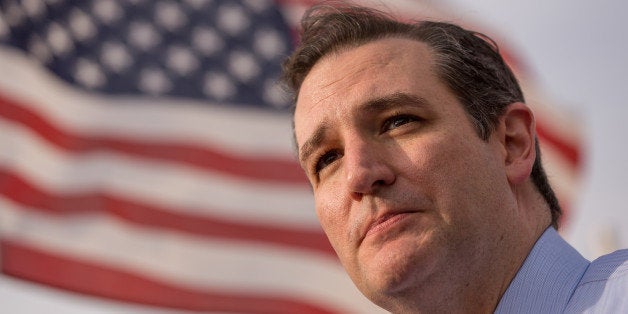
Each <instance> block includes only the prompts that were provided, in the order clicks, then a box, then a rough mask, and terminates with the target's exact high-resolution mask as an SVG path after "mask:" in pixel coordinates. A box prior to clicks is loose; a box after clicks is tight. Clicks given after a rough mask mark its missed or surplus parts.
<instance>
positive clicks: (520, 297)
mask: <svg viewBox="0 0 628 314" xmlns="http://www.w3.org/2000/svg"><path fill="white" fill-rule="evenodd" d="M495 313H628V250H619V251H616V252H614V253H611V254H608V255H604V256H602V257H600V258H598V259H596V260H595V261H593V262H591V263H590V262H589V261H587V260H586V259H585V258H584V257H582V255H580V253H578V252H577V251H576V250H575V249H574V248H573V247H571V245H569V244H568V243H567V242H565V240H563V239H562V238H561V237H560V236H559V235H558V233H557V232H556V230H554V228H551V227H550V228H548V229H547V230H546V231H545V232H544V233H543V235H542V236H541V237H540V238H539V240H538V241H537V242H536V244H535V245H534V247H533V248H532V251H531V252H530V254H529V255H528V257H527V258H526V260H525V262H524V263H523V266H521V269H519V272H518V273H517V275H516V276H515V278H514V279H513V280H512V282H511V283H510V286H509V287H508V289H507V290H506V292H505V293H504V295H503V296H502V299H501V300H500V302H499V304H498V305H497V309H496V310H495Z"/></svg>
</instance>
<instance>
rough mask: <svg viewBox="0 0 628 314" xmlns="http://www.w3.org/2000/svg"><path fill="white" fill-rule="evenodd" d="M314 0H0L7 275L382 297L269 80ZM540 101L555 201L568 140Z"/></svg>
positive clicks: (193, 305)
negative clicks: (368, 289) (314, 189)
mask: <svg viewBox="0 0 628 314" xmlns="http://www.w3.org/2000/svg"><path fill="white" fill-rule="evenodd" d="M310 4H311V3H310V1H296V0H294V1H290V0H283V1H278V2H273V1H263V0H250V1H229V0H213V1H212V0H186V1H166V0H160V1H148V0H134V1H115V0H88V1H67V0H45V1H43V0H23V1H17V0H16V1H12V0H2V1H0V263H1V269H2V273H3V274H4V275H9V276H13V277H18V278H22V279H26V280H30V281H34V282H39V283H42V284H46V285H50V286H54V287H58V288H61V289H66V290H70V291H74V292H80V293H85V294H89V295H94V296H99V297H104V298H111V299H115V300H120V301H127V302H134V303H140V304H147V305H152V306H158V307H162V308H170V309H177V310H192V311H222V312H246V313H353V312H358V313H376V312H379V311H381V310H379V309H377V308H376V307H375V306H373V305H371V304H370V302H368V301H367V300H366V299H365V298H364V297H363V296H362V295H361V294H360V293H359V292H358V291H357V290H356V289H355V288H354V287H353V284H352V283H351V282H350V280H349V279H348V277H347V275H346V274H345V272H344V271H343V269H342V268H341V266H340V265H339V263H338V261H337V258H336V257H335V255H334V253H333V250H332V249H331V247H330V246H329V244H328V242H327V240H326V238H325V236H324V234H323V233H322V231H321V229H320V227H319V225H318V222H317V220H316V216H315V213H314V210H313V201H312V196H311V192H310V188H309V186H308V184H307V182H306V180H305V178H304V176H303V174H302V173H301V170H300V168H299V166H298V164H297V163H296V161H295V159H294V156H293V148H292V144H291V143H292V135H291V134H292V131H291V123H290V119H291V118H290V113H289V110H288V107H289V105H290V99H289V97H288V96H287V95H286V94H285V92H284V91H283V90H282V89H281V87H280V86H279V85H278V84H277V79H278V77H279V75H280V63H281V61H282V60H283V59H284V58H285V57H286V56H287V55H288V54H289V53H290V50H291V48H292V46H293V43H294V42H295V41H296V40H297V39H296V38H295V34H296V27H297V26H296V24H297V21H298V19H299V18H300V15H301V14H302V13H303V11H304V9H305V8H306V7H307V6H308V5H310ZM395 5H397V6H396V7H397V8H399V10H400V11H403V12H404V14H405V16H406V17H408V18H418V17H422V16H428V17H431V18H442V17H443V16H445V14H443V13H442V12H440V11H438V10H437V9H436V8H434V7H433V5H426V4H424V3H423V2H421V1H416V2H408V1H397V2H395ZM415 13H416V14H415ZM523 83H524V87H525V88H526V89H528V90H527V91H526V92H527V93H528V98H530V96H529V95H530V92H529V90H532V95H533V96H532V98H533V99H534V97H535V96H534V95H538V93H536V92H535V89H534V87H530V85H531V84H530V83H529V80H527V79H524V80H523ZM526 86H527V87H526ZM539 99H542V97H541V98H539ZM537 107H538V110H540V111H541V114H540V115H541V117H543V116H545V117H551V118H552V121H551V123H544V122H543V119H542V118H540V122H539V125H540V127H539V132H540V136H541V137H542V143H543V145H544V149H545V151H546V157H547V159H548V161H549V163H550V164H551V163H553V164H555V165H556V166H552V168H551V169H550V174H554V175H553V177H556V178H566V179H564V180H561V182H558V186H559V196H561V199H562V200H563V201H564V200H565V199H568V196H569V194H570V193H573V188H571V186H572V185H573V184H572V182H574V181H576V180H575V176H576V173H577V171H576V169H577V165H578V154H579V151H578V148H577V144H574V143H577V138H574V137H573V136H572V135H570V134H571V133H570V132H569V131H564V130H568V129H570V127H569V123H570V122H569V121H566V122H564V123H563V122H560V121H558V120H557V119H559V118H558V117H556V116H555V115H553V114H552V113H548V112H547V110H551V108H550V107H547V106H542V105H537ZM546 121H547V120H546ZM563 124H564V125H563ZM563 126H564V127H563ZM552 171H554V172H552ZM562 181H564V182H562Z"/></svg>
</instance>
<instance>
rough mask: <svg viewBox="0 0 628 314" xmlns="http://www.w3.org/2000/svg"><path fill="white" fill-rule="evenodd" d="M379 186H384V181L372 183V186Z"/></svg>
mask: <svg viewBox="0 0 628 314" xmlns="http://www.w3.org/2000/svg"><path fill="white" fill-rule="evenodd" d="M379 185H386V181H384V180H377V181H375V182H373V186H379Z"/></svg>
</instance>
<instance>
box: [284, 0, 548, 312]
mask: <svg viewBox="0 0 628 314" xmlns="http://www.w3.org/2000/svg"><path fill="white" fill-rule="evenodd" d="M303 26H304V32H305V33H304V36H303V39H302V40H303V41H302V44H301V45H300V47H299V48H298V49H297V51H296V52H295V54H293V56H292V57H291V58H290V59H289V60H288V61H287V63H286V67H285V68H286V77H287V80H288V82H289V84H290V85H291V86H292V88H293V89H294V90H295V92H296V95H297V97H296V108H295V115H294V124H295V139H296V142H297V146H298V153H299V160H300V163H301V165H302V166H303V168H304V169H305V171H306V174H307V176H308V178H309V180H310V182H311V184H312V187H313V190H314V196H315V201H316V210H317V214H318V217H319V219H320V221H321V225H322V226H323V229H324V230H325V232H326V234H327V236H328V237H329V239H330V242H331V243H332V245H333V247H334V249H335V250H336V252H337V253H338V256H339V257H340V260H341V262H342V263H343V265H344V266H345V268H346V269H347V272H348V273H349V275H350V276H351V278H352V279H353V281H354V282H355V283H356V285H357V286H358V288H359V289H360V290H361V291H362V292H363V293H364V294H365V295H366V296H367V297H369V298H370V299H371V300H373V301H374V302H375V303H377V304H379V305H381V306H382V307H385V308H387V309H389V310H392V311H410V310H430V309H431V310H435V309H444V308H446V304H445V303H446V302H450V303H452V304H453V303H456V304H457V305H458V306H475V310H492V309H493V308H494V306H495V305H496V302H497V300H498V299H499V297H500V296H501V293H503V292H504V290H505V287H507V286H508V283H509V281H510V280H511V279H512V276H514V274H515V273H516V270H517V269H518V267H519V266H520V265H521V263H522V262H523V259H524V258H525V256H526V255H527V252H528V251H529V250H530V248H531V246H532V245H533V242H534V241H535V240H536V238H537V237H538V236H539V235H540V233H541V232H542V230H543V229H545V227H547V226H548V225H549V224H550V220H551V219H550V216H551V215H550V211H549V207H550V206H548V204H547V203H550V205H552V203H551V201H548V202H546V201H545V200H547V199H548V198H549V199H550V200H551V199H552V198H553V194H552V195H550V196H549V197H548V196H542V194H540V193H539V191H538V190H541V191H543V189H544V187H543V185H542V186H541V187H539V184H538V183H537V182H536V181H538V180H536V179H530V174H531V173H532V172H534V171H537V172H539V171H540V175H541V176H542V177H543V178H544V175H543V174H542V169H541V168H540V161H538V158H537V149H536V147H535V146H536V144H535V143H536V139H535V132H534V117H533V115H532V112H531V111H530V109H529V108H528V107H527V106H525V104H523V96H522V94H521V91H520V89H519V87H518V85H517V82H516V80H515V79H514V76H513V75H512V73H511V72H510V70H509V69H508V68H507V67H506V66H505V65H504V63H503V61H502V60H501V58H500V57H499V54H498V53H497V52H496V48H494V45H492V44H489V43H487V42H486V41H485V40H484V39H482V38H481V37H478V36H477V34H475V33H471V32H468V31H465V30H463V29H461V28H459V27H456V26H453V25H449V24H442V23H432V22H423V23H418V24H416V25H407V24H401V23H397V22H394V21H393V20H392V19H389V18H388V17H386V16H385V15H380V13H373V12H370V11H368V10H365V9H361V8H324V7H323V8H322V9H318V10H315V11H311V12H310V15H309V16H307V17H306V18H305V20H304V23H303ZM544 182H545V181H544ZM544 186H545V188H546V189H549V185H547V184H545V185H544ZM549 191H550V192H551V190H549ZM554 201H555V199H554ZM554 205H556V204H554ZM555 207H556V210H558V207H557V205H556V206H555ZM483 276H484V277H483ZM479 294H482V295H483V296H482V298H476V297H477V296H478V295H479ZM470 300H473V302H471V301H470ZM469 310H471V311H473V309H472V308H469Z"/></svg>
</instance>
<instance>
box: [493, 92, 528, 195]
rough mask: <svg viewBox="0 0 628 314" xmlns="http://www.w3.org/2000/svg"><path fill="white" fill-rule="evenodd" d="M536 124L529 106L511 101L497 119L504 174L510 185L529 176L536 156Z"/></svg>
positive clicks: (518, 182) (520, 181)
mask: <svg viewBox="0 0 628 314" xmlns="http://www.w3.org/2000/svg"><path fill="white" fill-rule="evenodd" d="M535 128H536V124H535V122H534V115H533V113H532V111H531V110H530V108H528V106H526V105H525V104H524V103H520V102H518V103H513V104H510V105H508V107H506V111H505V112H504V114H503V115H502V117H501V118H500V120H499V126H498V133H499V134H498V136H499V137H500V141H501V143H502V145H503V149H504V153H505V154H504V163H505V166H506V176H507V178H508V182H510V184H511V185H517V184H520V183H522V182H524V181H525V180H526V179H528V178H529V177H530V173H531V172H532V166H533V165H534V160H535V158H536V149H535V140H536V130H535Z"/></svg>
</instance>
